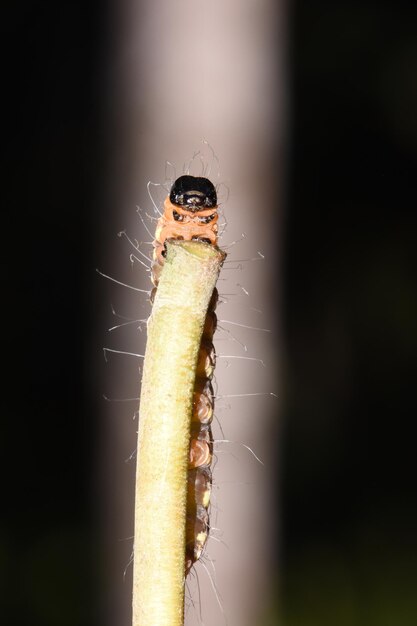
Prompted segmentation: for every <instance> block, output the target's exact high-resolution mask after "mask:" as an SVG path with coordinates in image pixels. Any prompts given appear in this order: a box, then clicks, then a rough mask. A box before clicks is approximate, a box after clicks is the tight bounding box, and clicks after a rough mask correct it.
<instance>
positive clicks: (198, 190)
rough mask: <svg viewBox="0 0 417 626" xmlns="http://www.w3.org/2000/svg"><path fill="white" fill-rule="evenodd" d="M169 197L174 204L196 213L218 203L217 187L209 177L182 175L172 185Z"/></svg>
mask: <svg viewBox="0 0 417 626" xmlns="http://www.w3.org/2000/svg"><path fill="white" fill-rule="evenodd" d="M169 199H170V200H171V202H172V204H176V205H177V206H180V207H182V208H183V209H185V210H186V211H191V212H192V213H195V212H196V211H203V210H204V209H208V208H210V207H215V206H216V205H217V194H216V189H215V187H214V185H213V183H212V182H210V181H209V179H208V178H203V177H197V176H180V177H179V178H177V180H176V181H175V183H174V184H173V185H172V189H171V193H170V194H169Z"/></svg>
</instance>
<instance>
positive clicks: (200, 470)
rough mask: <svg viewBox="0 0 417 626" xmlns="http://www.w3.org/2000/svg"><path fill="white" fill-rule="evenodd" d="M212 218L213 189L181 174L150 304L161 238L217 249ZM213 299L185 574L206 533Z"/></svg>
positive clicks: (194, 421) (202, 366)
mask: <svg viewBox="0 0 417 626" xmlns="http://www.w3.org/2000/svg"><path fill="white" fill-rule="evenodd" d="M218 217H219V216H218V206H217V194H216V189H215V187H214V185H213V184H212V183H211V182H210V181H209V180H208V179H207V178H203V177H194V176H189V175H184V176H180V177H179V178H178V179H177V180H176V181H175V182H174V184H173V185H172V188H171V191H170V194H169V195H168V196H167V197H166V199H165V202H164V212H163V214H162V215H161V217H160V218H159V220H158V224H157V228H156V232H155V240H154V242H153V246H154V248H153V265H152V268H151V278H152V283H153V285H154V289H153V291H152V295H151V301H153V298H154V296H155V292H156V289H157V287H158V282H159V278H160V274H161V270H162V267H163V265H164V260H165V255H166V246H165V244H166V242H167V240H169V239H182V240H186V241H190V240H195V241H203V242H206V243H208V244H211V245H213V246H217V238H218V234H217V233H218V224H217V222H218ZM217 300H218V292H217V290H216V289H214V292H213V295H212V298H211V301H210V304H209V308H208V312H207V316H206V320H205V324H204V329H203V335H202V339H201V344H200V350H199V355H198V361H197V370H196V381H195V388H194V397H193V411H192V417H191V429H190V448H189V459H188V477H187V480H188V483H187V520H186V547H185V576H187V574H188V573H189V571H190V570H191V568H192V566H193V565H194V563H195V562H196V561H198V560H199V558H200V557H201V555H202V553H203V551H204V548H205V545H206V543H207V539H208V534H209V512H208V509H209V504H210V497H211V485H212V475H211V462H212V457H213V437H212V432H211V422H212V420H213V411H214V394H213V388H212V384H211V380H212V378H213V373H214V367H215V361H216V353H215V350H214V346H213V335H214V332H215V330H216V326H217V317H216V313H215V309H216V305H217Z"/></svg>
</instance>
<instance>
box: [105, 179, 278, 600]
mask: <svg viewBox="0 0 417 626" xmlns="http://www.w3.org/2000/svg"><path fill="white" fill-rule="evenodd" d="M197 173H198V174H199V173H200V172H197ZM198 179H205V177H204V176H192V175H191V174H182V175H181V176H178V178H176V179H175V181H174V182H173V183H172V185H171V186H170V187H168V188H167V186H166V185H164V186H163V185H159V186H154V185H152V186H150V190H152V191H150V193H154V192H155V189H157V190H158V193H159V191H162V190H164V192H165V193H164V195H165V198H164V200H163V202H160V201H159V200H158V201H157V202H156V201H155V198H154V202H155V205H156V208H154V213H153V214H152V211H151V214H150V215H148V214H147V213H146V212H144V211H141V210H140V209H138V214H139V218H140V220H141V222H142V224H143V227H144V229H145V230H146V232H147V234H148V240H147V241H139V240H136V239H135V238H133V237H132V236H131V235H130V234H128V233H127V232H126V231H124V230H123V231H121V232H120V237H121V238H123V239H124V240H125V241H127V242H128V244H129V245H130V246H131V247H132V248H133V252H132V253H131V257H130V258H131V262H132V264H135V265H136V264H139V265H140V266H141V268H140V269H141V271H142V275H143V269H144V268H145V269H146V270H147V271H148V272H149V273H150V277H151V280H152V283H153V285H154V288H157V287H158V281H159V273H160V271H161V268H162V267H163V264H164V262H165V246H166V242H167V241H168V240H171V239H180V238H182V239H184V240H188V239H189V240H192V239H193V238H195V239H196V240H198V241H202V242H203V243H205V244H207V245H210V246H217V241H218V237H219V231H220V230H221V224H220V221H221V220H223V217H221V218H219V210H218V207H219V200H218V189H219V186H218V185H214V184H213V183H212V182H211V181H210V179H206V180H198ZM177 181H179V182H178V184H177V187H176V188H175V183H177ZM208 183H210V185H208ZM190 184H191V187H190ZM213 189H214V193H213ZM214 194H215V195H214ZM214 198H215V199H214ZM231 238H232V237H231ZM233 239H234V240H236V241H232V243H231V244H230V245H229V246H228V247H229V248H234V246H235V244H236V243H239V241H240V237H239V236H237V237H236V236H235V237H233ZM146 244H150V245H152V249H151V250H149V251H146V250H145V249H144V247H143V246H144V245H146ZM222 247H223V245H222ZM238 248H240V246H237V245H236V250H237V249H238ZM144 250H145V251H144ZM236 256H237V255H236ZM240 256H245V255H240ZM248 257H251V258H246V259H245V258H243V259H237V260H236V261H234V260H233V259H231V261H230V263H229V265H228V266H226V267H225V268H224V269H228V268H230V269H231V270H238V271H239V270H241V269H242V266H243V263H244V262H247V261H252V260H253V261H254V260H261V255H260V254H258V256H255V255H248ZM105 276H106V277H108V278H110V279H111V280H113V281H114V282H117V283H119V284H120V285H125V286H127V287H128V288H129V289H130V290H131V293H132V292H133V291H136V292H141V293H143V294H147V295H148V296H149V299H150V301H151V302H152V301H153V298H154V295H155V293H152V292H151V289H145V288H143V289H139V288H138V287H136V286H135V281H134V280H133V279H132V280H130V279H127V280H126V282H125V280H121V281H119V280H118V278H119V277H117V278H113V277H112V276H109V275H105ZM226 278H228V279H229V276H227V277H226ZM241 282H242V283H243V284H240V283H235V284H236V288H232V289H230V288H228V289H227V288H226V289H225V288H224V287H223V291H224V292H229V293H225V294H222V295H221V296H220V299H219V302H223V303H225V302H226V303H227V301H228V299H229V297H232V299H233V300H235V301H236V298H239V297H243V298H244V299H245V300H246V298H247V297H248V291H250V288H249V290H248V289H247V287H248V285H246V284H245V282H244V280H241ZM228 284H229V285H230V284H231V283H230V279H229V280H228ZM141 286H142V285H141ZM221 291H222V290H221ZM143 300H144V301H145V298H143ZM217 300H218V294H217V293H216V294H215V296H213V302H212V303H211V304H210V307H209V314H208V316H207V319H206V323H205V327H204V331H203V338H202V344H201V350H200V353H199V358H198V366H197V378H196V383H197V384H196V388H195V390H194V407H193V415H192V423H191V437H190V458H189V471H188V480H187V489H188V500H187V529H186V532H187V547H186V557H187V558H186V568H185V572H184V574H185V575H187V581H188V582H189V581H190V579H191V581H193V580H194V579H195V577H196V576H198V575H199V574H200V578H201V576H203V578H205V577H206V576H208V572H207V570H206V567H207V568H208V570H209V572H210V574H211V575H212V574H213V573H212V567H214V564H213V563H212V562H211V560H210V558H209V556H208V555H207V552H205V548H206V544H207V541H208V539H209V537H210V536H211V537H212V539H213V540H214V541H215V542H218V541H220V542H221V543H224V542H223V541H222V540H220V539H219V538H218V536H217V535H216V531H214V532H213V530H212V529H213V526H218V525H220V526H222V523H220V524H217V522H216V519H215V517H216V514H217V513H216V509H217V506H214V511H213V510H212V507H211V504H212V500H213V489H216V490H217V488H218V485H219V484H221V483H217V485H216V482H217V481H215V485H214V486H213V484H212V478H211V472H212V471H213V467H214V462H215V460H216V450H217V451H218V452H221V453H222V452H223V451H222V450H220V449H218V448H217V446H218V445H221V446H222V447H224V446H226V445H227V448H229V447H230V445H231V444H232V443H238V444H239V445H240V446H242V447H244V448H246V449H247V450H249V451H250V452H251V453H252V455H253V456H254V457H255V458H257V457H256V454H255V453H254V452H253V450H252V449H251V448H249V446H247V445H246V443H242V442H239V441H238V438H239V434H238V435H237V436H236V435H234V436H233V437H230V438H229V437H228V435H229V433H228V432H227V433H226V436H225V435H224V434H223V432H222V435H221V437H220V436H219V437H218V438H214V437H213V435H212V433H211V429H212V428H213V419H216V421H217V422H218V428H220V430H221V431H222V424H221V423H220V421H219V420H218V417H217V416H215V415H214V400H215V399H216V398H219V400H220V404H221V403H224V404H225V403H226V404H225V408H226V409H229V407H230V406H231V404H234V405H236V404H237V403H238V402H234V401H233V402H232V401H231V402H229V400H228V398H231V399H232V398H235V397H236V398H244V397H246V396H247V397H249V396H255V395H267V394H269V392H259V391H258V389H259V387H258V388H256V387H255V388H253V387H252V388H251V387H242V386H241V383H240V382H239V387H240V389H239V388H238V389H236V392H237V391H239V390H241V391H247V393H230V394H227V393H225V392H226V391H229V390H230V391H232V392H233V391H235V390H234V389H231V388H230V387H229V388H228V389H225V388H224V386H223V381H222V385H221V389H220V390H219V393H218V392H217V390H213V387H212V377H213V371H214V368H215V365H216V353H215V351H214V347H213V345H212V337H213V333H214V331H215V330H216V328H217V330H218V331H219V334H218V335H216V341H217V340H219V341H222V340H227V341H228V342H230V341H233V342H234V343H235V347H236V350H237V351H238V352H240V353H241V352H242V351H244V352H247V351H248V347H247V343H246V341H245V342H243V341H241V339H240V338H239V332H240V331H239V328H241V329H245V330H246V329H253V330H256V331H260V332H269V329H266V328H263V327H262V323H258V324H256V325H250V324H245V323H244V322H245V321H246V320H245V319H243V320H241V319H240V318H236V319H235V318H234V317H233V318H232V319H223V320H219V321H218V322H217V317H216V311H215V309H214V305H215V304H217ZM226 308H227V307H226ZM246 309H247V307H246V303H245V310H246ZM113 313H114V315H115V316H116V317H117V318H118V319H117V323H115V324H113V325H112V326H111V330H112V331H115V330H117V329H121V328H129V327H132V328H137V329H139V330H143V329H145V326H146V318H145V316H144V315H143V314H142V315H141V314H139V315H138V316H137V319H127V318H126V317H124V316H123V315H121V313H124V311H123V310H122V309H121V308H120V307H119V306H118V305H117V306H116V307H115V308H114V310H113ZM224 317H225V318H227V317H228V318H230V317H231V315H230V314H229V315H227V314H225V316H224ZM122 332H123V331H122ZM240 335H241V333H240ZM222 352H224V353H223V354H220V355H219V357H218V358H220V359H221V368H222V369H223V370H224V369H225V368H228V367H229V368H230V369H232V370H236V365H235V363H236V362H237V360H238V359H239V360H240V359H241V358H242V356H243V355H242V356H240V354H230V352H231V350H224V351H222ZM107 353H109V354H107ZM141 353H143V349H141V348H140V349H137V350H135V349H133V350H129V349H126V350H114V349H113V348H111V349H108V350H106V354H107V356H110V354H116V356H117V354H121V355H123V354H124V355H127V356H133V357H135V356H136V357H138V358H140V359H141V358H142V354H141ZM246 361H252V364H250V363H249V365H248V368H247V369H248V370H249V369H250V370H251V371H252V367H257V366H258V365H260V366H262V360H261V359H258V358H256V357H247V358H246ZM140 364H141V363H140ZM238 379H239V377H235V380H238ZM132 396H133V394H132ZM114 400H118V401H119V400H125V399H123V398H114ZM126 400H127V398H126ZM249 401H250V399H249ZM220 404H219V405H218V406H217V410H219V409H221V407H220ZM254 406H255V405H254ZM227 430H229V428H227ZM242 438H243V437H242ZM248 443H250V442H248ZM227 454H231V455H232V453H231V452H230V453H229V452H228V453H227ZM221 456H222V457H223V454H221ZM232 456H234V455H232ZM235 458H236V457H235ZM239 462H240V463H241V460H240V459H239ZM222 463H223V462H222ZM226 482H227V481H226ZM229 482H230V481H229ZM235 484H247V483H244V482H239V481H238V480H237V481H235ZM220 511H221V509H220ZM213 516H214V517H213ZM212 518H213V519H212ZM213 521H214V524H213V523H212V522H213ZM126 534H130V533H126ZM228 540H229V541H230V538H229V535H228ZM209 555H210V556H212V554H211V549H210V551H209ZM194 564H198V567H197V569H196V568H193V565H194ZM204 565H205V566H206V567H204ZM216 585H217V583H216V580H215V577H214V578H213V577H212V578H210V581H209V587H208V589H210V587H211V588H212V589H213V590H215V588H216ZM215 594H216V598H217V597H218V592H217V590H216V591H215ZM192 604H193V605H195V602H192Z"/></svg>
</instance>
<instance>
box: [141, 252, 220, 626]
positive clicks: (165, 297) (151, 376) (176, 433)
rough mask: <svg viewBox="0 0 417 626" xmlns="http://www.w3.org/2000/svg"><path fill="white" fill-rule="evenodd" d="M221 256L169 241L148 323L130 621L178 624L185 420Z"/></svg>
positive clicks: (181, 596)
mask: <svg viewBox="0 0 417 626" xmlns="http://www.w3.org/2000/svg"><path fill="white" fill-rule="evenodd" d="M224 256H225V255H224V254H223V253H222V252H221V251H219V250H217V249H216V248H215V247H213V246H211V245H207V244H205V243H201V242H194V241H188V242H185V241H172V242H171V243H168V244H167V257H166V261H165V265H164V267H163V271H162V274H161V278H160V281H159V285H158V290H157V293H156V297H155V301H154V304H153V308H152V313H151V316H150V318H149V321H148V341H147V348H146V354H145V361H144V368H143V378H142V391H141V399H140V418H139V432H138V461H137V474H136V502H135V539H134V567H133V626H181V625H182V624H183V619H184V559H185V516H186V490H187V466H188V454H189V439H190V419H191V413H192V400H193V390H194V382H195V373H196V365H197V356H198V352H199V347H200V341H201V335H202V330H203V325H204V320H205V317H206V313H207V308H208V304H209V302H210V298H211V295H212V292H213V289H214V287H215V284H216V280H217V277H218V274H219V271H220V267H221V264H222V262H223V260H224Z"/></svg>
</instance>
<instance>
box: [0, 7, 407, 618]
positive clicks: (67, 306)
mask: <svg viewBox="0 0 417 626" xmlns="http://www.w3.org/2000/svg"><path fill="white" fill-rule="evenodd" d="M413 4H414V3H408V2H398V1H397V2H383V3H378V4H376V3H370V2H353V3H352V2H337V3H334V2H322V1H321V2H320V1H319V2H314V3H308V2H295V3H293V4H292V5H291V8H290V35H291V37H290V39H291V50H290V61H291V64H290V72H289V76H290V87H291V111H290V115H291V132H290V137H289V139H290V142H289V157H290V163H289V178H288V181H287V198H286V214H287V223H286V244H285V245H286V252H285V259H284V260H285V274H284V277H283V278H284V283H285V298H284V307H285V308H284V311H283V315H284V336H285V342H286V346H285V352H286V363H287V366H286V368H285V373H284V376H285V380H284V383H285V384H284V388H285V403H284V407H283V415H284V423H285V427H284V433H283V434H284V437H285V438H284V444H283V446H282V450H283V453H284V459H283V461H282V463H281V467H280V468H277V471H278V469H279V471H280V472H281V476H282V478H281V483H282V484H281V489H282V495H281V500H282V505H283V511H284V513H283V536H282V540H281V546H282V547H281V552H280V553H279V554H278V553H277V555H276V559H277V564H278V565H279V568H280V570H281V572H280V577H281V590H282V599H283V600H282V602H281V606H280V607H278V608H279V610H280V611H281V613H282V616H283V620H282V623H284V624H286V626H304V625H305V626H314V625H315V624H320V625H321V626H325V625H327V624H332V625H333V624H336V623H337V624H339V625H344V624H349V625H355V626H356V625H362V624H366V625H367V626H372V625H374V624H375V626H376V625H378V626H381V625H382V626H384V625H385V624H386V625H387V626H388V625H394V624H395V626H408V625H409V624H410V626H411V624H415V623H416V621H417V605H416V600H415V597H413V596H415V588H416V583H417V573H416V545H415V544H416V538H415V528H416V522H417V514H416V513H417V512H416V499H415V490H414V484H415V483H414V476H413V474H414V466H415V456H416V455H415V442H414V438H413V435H412V424H413V421H414V418H415V415H416V393H415V378H414V376H413V375H414V372H415V365H416V342H417V331H416V328H417V325H416V314H417V310H416V309H417V302H416V299H417V298H416V290H415V286H414V282H415V281H414V280H413V279H414V267H415V263H414V261H415V256H416V252H415V248H416V246H415V225H416V224H415V222H416V207H415V205H416V201H415V193H414V194H413V191H414V188H415V178H416V167H415V166H416V153H417V117H416V111H417V87H416V75H417V50H416V48H417V43H416V41H417V39H416V15H415V11H414V10H413ZM2 30H3V34H2V41H3V45H4V52H3V61H4V64H3V65H4V70H3V81H2V83H3V98H2V100H3V104H5V105H6V113H4V114H3V124H4V131H3V141H2V147H3V156H4V164H5V165H4V166H3V171H4V172H5V174H6V177H5V182H4V186H3V211H2V217H3V229H2V241H3V253H4V261H3V272H2V280H3V289H2V293H3V307H2V309H3V316H4V320H3V324H2V330H3V333H2V334H3V342H4V349H3V355H4V356H5V358H4V360H3V366H4V368H5V370H6V376H7V378H6V384H5V386H4V388H3V391H2V394H1V403H2V405H3V406H2V409H3V410H2V431H3V436H2V438H1V439H2V441H3V445H4V448H3V452H2V458H3V460H5V467H4V470H3V480H2V485H3V490H2V507H1V509H2V521H1V533H0V560H1V563H2V567H1V580H0V587H1V589H2V594H3V600H4V610H5V616H6V617H5V619H4V620H3V623H5V624H8V625H14V624H16V625H23V624H25V625H29V624H30V625H31V626H37V625H39V626H40V625H42V626H43V625H48V624H51V625H52V624H54V625H60V626H61V625H62V626H65V624H71V625H72V626H81V625H82V626H86V625H92V624H101V623H103V621H104V620H103V619H102V616H101V615H100V612H99V608H98V607H99V606H100V602H99V597H100V595H101V594H102V593H103V588H102V580H101V576H102V573H101V572H102V567H101V566H102V560H101V559H102V556H101V554H100V549H99V548H100V545H99V540H98V537H97V514H96V512H95V511H96V509H97V507H96V499H97V496H98V492H97V486H96V475H95V473H96V471H97V469H96V468H97V463H96V461H97V459H96V450H97V446H96V444H97V429H98V428H99V424H98V418H97V414H98V412H97V406H98V398H100V394H101V393H102V390H101V389H98V388H97V386H96V384H95V379H94V363H93V364H92V363H91V360H90V356H89V350H90V347H91V337H94V334H95V330H94V320H95V308H97V304H96V298H95V295H96V293H97V277H96V274H95V272H94V268H95V266H96V260H95V259H96V258H97V255H98V252H97V249H98V242H97V237H98V233H99V227H98V224H99V222H100V220H101V219H105V217H106V213H105V210H106V209H105V205H103V202H102V200H103V199H102V197H101V182H102V180H103V177H104V176H105V169H106V168H105V158H104V157H103V153H104V151H105V129H106V118H105V106H104V105H103V95H104V94H105V81H106V76H105V68H106V60H107V59H108V58H109V55H110V54H111V51H110V40H109V32H110V28H109V24H108V8H107V6H106V4H105V3H103V2H98V1H97V2H91V1H88V0H86V1H84V2H71V3H57V4H54V3H51V2H49V3H43V4H32V3H28V2H26V3H25V2H21V3H19V4H17V3H16V4H15V5H13V8H9V9H8V11H7V15H6V16H5V18H4V20H3V26H2ZM103 207H104V208H103ZM86 346H88V347H86ZM98 349H99V347H98ZM270 605H271V607H270V623H271V624H275V623H278V622H277V617H276V614H277V610H278V609H277V608H276V607H275V606H274V603H273V602H272V601H271V603H270ZM2 612H3V611H2Z"/></svg>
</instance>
